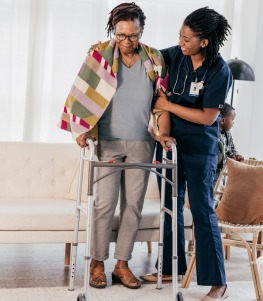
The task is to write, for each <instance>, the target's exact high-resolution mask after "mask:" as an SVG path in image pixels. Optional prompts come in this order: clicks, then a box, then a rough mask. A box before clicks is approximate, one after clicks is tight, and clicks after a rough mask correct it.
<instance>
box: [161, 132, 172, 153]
mask: <svg viewBox="0 0 263 301" xmlns="http://www.w3.org/2000/svg"><path fill="white" fill-rule="evenodd" d="M168 141H170V142H172V143H176V140H175V139H174V138H173V137H171V136H168V135H164V134H163V135H160V143H161V145H162V147H163V148H164V149H165V150H166V151H168V150H171V148H170V147H167V145H166V143H167V142H168Z"/></svg>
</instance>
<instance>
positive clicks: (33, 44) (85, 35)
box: [0, 0, 263, 160]
mask: <svg viewBox="0 0 263 301" xmlns="http://www.w3.org/2000/svg"><path fill="white" fill-rule="evenodd" d="M125 1H126V0H125ZM125 1H123V0H121V1H119V0H110V1H107V0H13V1H10V2H9V1H6V0H0V16H1V18H0V25H1V26H0V32H1V33H2V34H1V35H0V41H1V42H2V43H1V45H4V47H2V46H1V47H0V54H1V55H0V63H1V64H0V65H1V69H0V84H1V89H0V96H1V102H0V108H1V110H0V125H1V129H0V134H1V135H0V137H1V139H4V140H20V139H21V138H22V140H33V141H59V142H65V141H71V136H70V134H68V133H67V132H65V131H61V130H60V129H58V128H57V126H56V125H57V122H58V120H59V117H60V115H61V111H62V108H63V104H64V100H65V98H66V96H67V94H68V92H69V90H70V88H71V85H72V82H73V81H74V78H75V76H76V73H77V72H78V70H79V68H80V66H81V63H82V61H83V60H84V58H85V56H86V52H87V51H88V48H89V46H90V45H91V44H94V43H96V42H97V41H99V40H101V41H103V40H106V39H107V37H106V31H105V27H106V24H107V19H108V13H109V12H110V10H111V9H112V8H113V7H115V6H116V5H117V4H119V3H121V2H125ZM127 1H129V0H127ZM135 2H136V3H137V4H138V5H140V6H141V7H142V9H143V10H144V12H145V15H146V17H147V19H146V25H145V30H144V34H143V37H142V41H143V42H144V43H146V44H149V45H151V46H154V47H156V48H158V49H161V48H165V47H169V46H172V45H176V44H177V42H178V33H179V30H180V27H181V24H182V22H183V20H184V18H185V17H186V16H187V15H188V14H189V13H190V12H192V11H194V10H195V9H197V8H200V7H204V6H209V7H210V8H214V9H215V10H217V11H218V12H219V13H222V14H223V15H224V16H225V17H226V18H227V19H228V20H229V23H230V24H231V26H232V35H231V36H230V37H229V38H228V41H226V42H225V46H224V47H223V48H222V49H221V51H220V52H221V54H222V56H223V58H224V59H225V60H228V59H230V58H235V57H237V58H239V59H242V60H244V61H246V62H247V63H249V65H250V66H251V67H252V68H253V69H254V71H255V77H256V81H255V82H245V81H236V82H235V91H234V92H235V94H234V103H233V105H234V107H235V108H236V111H237V117H236V123H235V126H234V128H233V130H232V133H233V136H234V140H235V143H236V145H237V148H238V150H239V151H240V153H242V154H243V155H244V156H245V157H249V156H251V157H256V158H257V159H261V160H263V139H262V138H261V137H262V134H261V128H263V121H262V120H263V118H262V116H261V115H262V111H263V101H261V94H262V92H261V82H263V73H262V71H261V70H263V56H262V55H261V53H262V51H263V39H262V35H263V21H262V20H263V1H262V0H251V1H248V0H216V1H215V0H162V1H160V0H138V1H135ZM28 6H30V10H28ZM5 7H8V8H10V9H6V10H5V9H3V8H5ZM15 22H16V25H15ZM28 28H29V29H30V30H28ZM38 28H39V30H37V31H36V30H35V29H38ZM6 33H7V34H6ZM18 67H19V68H18ZM9 78H11V80H10V81H8V80H7V79H9ZM17 79H19V80H17ZM26 83H27V84H26ZM230 92H231V91H230ZM230 94H231V93H230ZM229 98H230V95H229V97H228V102H229V101H230V99H229ZM11 99H12V102H11V101H10V100H11ZM25 103H26V105H25ZM27 107H30V110H28V111H27ZM24 111H27V112H26V114H24ZM34 112H36V114H34ZM6 116H8V120H9V123H8V122H7V121H6V120H7V119H6ZM36 117H37V118H38V119H36ZM32 123H34V128H33V129H32ZM23 133H24V135H23Z"/></svg>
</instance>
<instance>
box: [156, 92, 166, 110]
mask: <svg viewBox="0 0 263 301" xmlns="http://www.w3.org/2000/svg"><path fill="white" fill-rule="evenodd" d="M167 105H169V101H168V98H167V96H166V94H165V93H164V92H163V90H162V89H161V88H159V97H158V98H157V100H156V102H155V105H154V108H155V109H159V110H163V111H168V109H167Z"/></svg>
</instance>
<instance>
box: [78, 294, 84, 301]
mask: <svg viewBox="0 0 263 301" xmlns="http://www.w3.org/2000/svg"><path fill="white" fill-rule="evenodd" d="M85 300H86V298H85V294H84V293H80V294H79V295H78V299H77V301H85Z"/></svg>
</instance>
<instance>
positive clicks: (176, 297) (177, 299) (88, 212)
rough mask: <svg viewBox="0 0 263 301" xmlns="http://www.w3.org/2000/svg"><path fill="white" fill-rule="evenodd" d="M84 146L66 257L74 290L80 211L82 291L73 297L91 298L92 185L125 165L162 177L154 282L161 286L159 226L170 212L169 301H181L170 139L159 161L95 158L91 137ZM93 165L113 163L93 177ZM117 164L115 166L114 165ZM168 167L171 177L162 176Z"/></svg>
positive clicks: (84, 300)
mask: <svg viewBox="0 0 263 301" xmlns="http://www.w3.org/2000/svg"><path fill="white" fill-rule="evenodd" d="M86 144H87V147H85V148H83V149H82V150H81V154H80V172H79V183H78V191H77V202H76V211H75V226H74V238H73V243H72V252H71V260H70V281H69V290H70V291H73V290H74V282H75V272H76V261H77V246H78V231H79V221H80V213H81V212H82V213H84V214H85V217H86V246H85V257H84V259H85V268H84V292H83V293H80V294H79V295H78V297H77V301H91V295H90V287H89V285H88V284H89V280H90V262H91V255H90V242H91V221H92V206H93V202H94V200H93V185H94V184H95V183H97V182H98V181H100V180H102V179H104V178H106V177H107V176H109V175H111V174H113V173H115V172H117V171H120V170H125V169H143V170H147V171H150V172H153V173H155V174H156V175H157V176H159V177H161V179H162V184H161V185H162V189H161V191H162V192H161V203H160V231H159V243H158V268H157V272H158V273H157V274H158V275H157V286H156V289H162V259H163V230H164V217H165V213H168V214H169V215H171V216H172V231H173V256H172V286H173V299H172V300H173V301H183V295H182V293H181V292H178V283H177V280H178V275H177V274H178V270H177V260H178V258H177V193H178V192H177V150H176V146H175V144H174V143H171V142H167V146H168V147H169V148H170V149H171V150H172V160H168V159H167V157H166V152H165V150H163V162H165V163H163V162H162V163H159V162H158V163H115V162H111V161H110V162H103V161H95V159H94V158H95V155H94V150H95V146H94V142H93V141H92V140H91V139H87V140H86ZM88 148H89V157H87V156H86V155H85V150H86V149H88ZM85 161H88V162H89V167H88V191H87V196H88V201H87V204H86V208H85V207H84V206H82V205H81V193H82V184H83V172H84V162H85ZM97 167H115V168H114V170H113V171H109V172H108V173H107V174H105V175H104V176H102V177H100V178H97V179H96V180H94V171H95V168H97ZM116 167H118V168H116ZM156 168H157V169H162V173H159V172H157V171H156V170H155V169H156ZM167 169H171V170H172V181H170V180H169V179H168V178H167V177H166V176H165V170H167ZM165 182H168V183H169V184H170V185H172V206H173V207H172V208H173V210H169V209H168V208H166V207H165V205H164V199H165V197H164V196H165Z"/></svg>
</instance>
